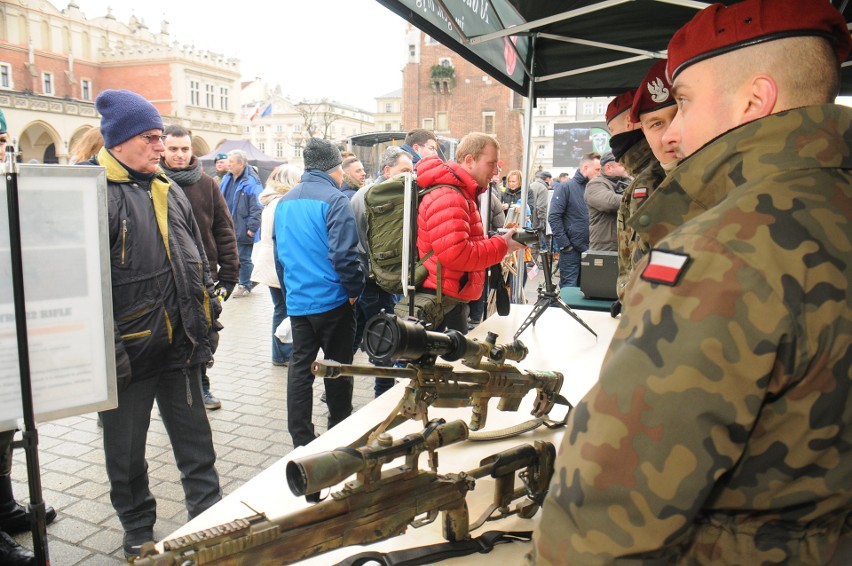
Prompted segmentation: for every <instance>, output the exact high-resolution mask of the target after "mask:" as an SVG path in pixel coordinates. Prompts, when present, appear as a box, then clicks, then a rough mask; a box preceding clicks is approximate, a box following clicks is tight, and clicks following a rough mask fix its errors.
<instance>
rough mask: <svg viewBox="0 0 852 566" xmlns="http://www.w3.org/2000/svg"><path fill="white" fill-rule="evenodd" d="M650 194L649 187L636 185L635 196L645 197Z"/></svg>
mask: <svg viewBox="0 0 852 566" xmlns="http://www.w3.org/2000/svg"><path fill="white" fill-rule="evenodd" d="M647 196H648V188H647V187H636V188H635V189H633V198H645V197H647Z"/></svg>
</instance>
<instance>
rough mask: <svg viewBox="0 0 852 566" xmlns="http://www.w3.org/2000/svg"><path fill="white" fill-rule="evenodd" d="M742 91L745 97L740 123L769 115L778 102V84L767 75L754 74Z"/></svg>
mask: <svg viewBox="0 0 852 566" xmlns="http://www.w3.org/2000/svg"><path fill="white" fill-rule="evenodd" d="M743 92H744V93H745V96H746V98H745V100H744V102H745V105H744V107H743V114H742V119H741V121H740V123H741V124H745V123H747V122H751V121H753V120H757V119H758V118H763V117H764V116H769V115H770V114H772V112H773V111H774V110H775V107H776V105H777V104H778V84H777V83H776V82H775V79H774V78H772V77H771V76H769V75H757V76H755V77H754V78H752V79H751V81H749V82H748V83H747V85H746V88H745V89H744V90H743Z"/></svg>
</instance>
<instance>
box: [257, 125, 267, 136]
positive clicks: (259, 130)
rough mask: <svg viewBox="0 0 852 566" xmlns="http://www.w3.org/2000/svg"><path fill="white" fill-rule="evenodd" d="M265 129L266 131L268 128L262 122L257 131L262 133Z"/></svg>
mask: <svg viewBox="0 0 852 566" xmlns="http://www.w3.org/2000/svg"><path fill="white" fill-rule="evenodd" d="M265 131H266V128H265V127H264V126H263V124H261V125H259V126H258V127H257V133H258V134H262V133H263V132H265Z"/></svg>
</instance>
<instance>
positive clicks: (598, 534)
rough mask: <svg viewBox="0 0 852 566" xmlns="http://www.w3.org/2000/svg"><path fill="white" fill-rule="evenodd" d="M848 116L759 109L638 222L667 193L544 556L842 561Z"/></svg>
mask: <svg viewBox="0 0 852 566" xmlns="http://www.w3.org/2000/svg"><path fill="white" fill-rule="evenodd" d="M850 124H852V109H850V108H846V107H843V106H836V105H832V104H826V105H820V106H811V107H806V108H800V109H796V110H791V111H787V112H783V113H779V114H774V115H771V116H768V117H765V118H763V119H760V120H757V121H754V122H751V123H748V124H745V125H743V126H740V127H738V128H736V129H735V130H732V131H730V132H728V133H726V134H724V135H722V136H720V137H719V138H716V139H715V140H713V141H712V142H710V143H708V144H707V145H706V146H704V147H703V148H702V149H701V150H700V151H698V152H696V153H695V154H693V155H692V156H690V157H689V158H688V159H686V160H684V161H683V162H681V164H680V165H679V167H677V169H675V170H674V171H673V172H672V173H671V174H670V176H669V177H668V178H667V179H666V180H665V181H664V182H663V184H662V185H661V186H660V187H659V189H658V190H657V192H656V193H655V194H654V196H653V197H652V199H649V200H648V201H647V202H646V203H645V205H644V206H643V208H642V210H641V211H640V213H639V217H637V218H636V219H635V220H636V222H637V226H639V228H637V229H639V230H641V229H642V228H641V215H642V212H645V209H646V208H648V207H650V206H652V200H658V197H663V196H666V195H667V196H668V200H667V201H666V200H665V199H663V198H659V202H660V203H664V202H665V203H666V204H668V207H666V208H663V209H659V210H655V211H654V213H655V217H654V222H653V223H649V224H651V226H650V233H646V234H644V235H643V237H646V238H647V241H649V242H650V244H651V245H652V246H654V249H652V250H651V253H650V254H649V256H648V257H646V259H644V260H643V261H642V262H640V263H639V264H638V265H637V266H636V269H635V271H634V276H633V278H632V279H631V281H630V283H629V284H628V294H627V301H626V304H625V305H624V312H623V315H622V320H621V322H620V324H619V327H618V329H617V331H616V334H615V337H614V339H613V341H612V344H611V345H610V348H609V351H608V353H607V355H606V357H605V359H604V363H603V366H602V368H601V374H600V379H599V381H598V383H597V384H596V385H595V386H594V387H593V388H592V389H591V390H590V391H589V393H588V394H587V395H586V396H585V397H584V399H583V400H582V401H581V402H580V403H579V404H578V405H577V407H576V408H575V409H574V410H573V411H571V415H570V419H569V422H568V427H567V429H566V432H565V437H564V439H563V441H562V445H561V448H560V451H559V455H558V458H557V462H556V473H555V475H554V482H553V483H552V485H551V488H550V492H549V494H548V496H547V499H546V501H545V504H544V506H543V509H542V511H543V513H542V517H541V522H540V525H539V527H538V529H537V530H536V532H535V535H534V542H535V548H534V551H533V556H532V557H531V559H532V560H533V561H534V563H535V564H537V565H539V566H542V565H553V564H583V565H587V564H610V563H618V564H624V563H629V564H826V563H828V562H829V561H830V558H831V556H832V554H833V553H834V552H835V549H836V547H837V546H838V544H840V543H841V542H846V543H848V542H849V541H850V539H851V538H852V489H850V486H851V485H852V483H851V482H852V375H850V363H852V344H850V336H852V294H850V279H852V231H850V225H852V173H850V168H852V153H850V141H852V128H850ZM631 222H632V221H631ZM655 254H656V255H659V254H663V255H662V256H660V257H662V258H663V259H672V258H677V259H681V260H683V263H682V264H681V265H680V266H679V267H678V266H677V264H676V263H669V266H668V271H666V270H664V269H662V270H661V269H659V263H660V262H661V260H660V259H659V258H655ZM684 258H685V259H684ZM663 263H665V262H663ZM672 265H674V267H672ZM664 279H667V280H668V281H669V284H664V283H662V282H661V281H663V280H664Z"/></svg>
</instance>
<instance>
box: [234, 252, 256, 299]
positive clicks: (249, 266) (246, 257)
mask: <svg viewBox="0 0 852 566" xmlns="http://www.w3.org/2000/svg"><path fill="white" fill-rule="evenodd" d="M253 249H254V244H237V253H239V255H240V285H242V286H244V287H248V288H249V289H251V288H252V287H253V286H254V283H252V282H251V272H252V270H253V269H254V264H253V263H252V262H251V251H252V250H253Z"/></svg>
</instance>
